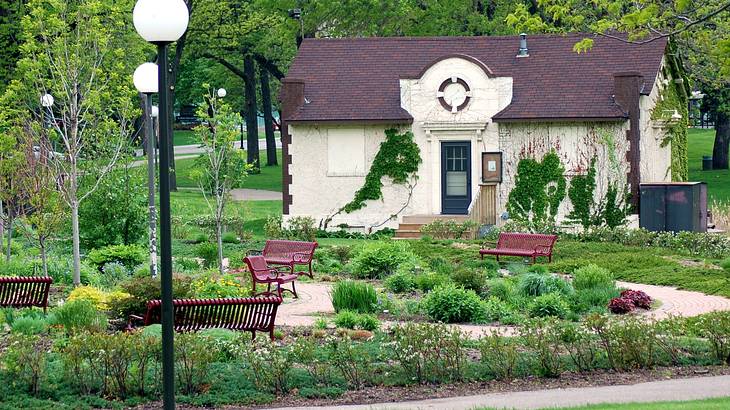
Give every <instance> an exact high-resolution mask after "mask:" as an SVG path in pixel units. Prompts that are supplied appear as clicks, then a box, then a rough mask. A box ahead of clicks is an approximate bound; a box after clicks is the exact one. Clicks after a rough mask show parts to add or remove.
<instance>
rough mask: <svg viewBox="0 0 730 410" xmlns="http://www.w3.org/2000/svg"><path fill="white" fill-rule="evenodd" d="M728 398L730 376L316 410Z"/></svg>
mask: <svg viewBox="0 0 730 410" xmlns="http://www.w3.org/2000/svg"><path fill="white" fill-rule="evenodd" d="M729 395H730V376H708V377H693V378H687V379H674V380H662V381H655V382H646V383H638V384H631V385H619V386H600V387H576V388H567V389H546V390H534V391H524V392H512V393H490V394H480V395H475V396H462V397H449V398H443V399H428V400H418V401H405V402H400V403H377V404H364V405H345V406H330V407H316V408H318V409H321V410H327V409H331V410H335V409H348V410H379V409H382V410H386V409H444V410H447V409H448V410H462V409H464V410H466V409H474V408H477V407H489V408H498V409H502V408H508V409H541V408H550V407H556V406H560V407H569V406H570V407H573V406H583V405H587V404H598V403H649V402H662V401H672V400H699V399H709V398H717V397H727V396H729ZM311 408H315V407H288V408H287V409H288V410H300V409H301V410H304V409H311Z"/></svg>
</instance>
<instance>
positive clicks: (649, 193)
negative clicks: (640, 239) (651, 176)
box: [639, 182, 707, 232]
mask: <svg viewBox="0 0 730 410" xmlns="http://www.w3.org/2000/svg"><path fill="white" fill-rule="evenodd" d="M639 192H640V202H639V225H640V226H641V227H642V228H644V229H647V230H649V231H673V232H679V231H693V232H707V184H705V183H704V182H666V183H649V184H641V185H639Z"/></svg>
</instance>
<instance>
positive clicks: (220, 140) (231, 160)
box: [191, 87, 252, 274]
mask: <svg viewBox="0 0 730 410" xmlns="http://www.w3.org/2000/svg"><path fill="white" fill-rule="evenodd" d="M208 88H209V87H208ZM205 99H206V101H207V103H208V110H205V109H202V108H201V109H200V110H199V111H198V115H199V116H200V117H201V118H202V119H203V122H204V125H200V126H198V127H196V128H195V134H196V136H197V137H198V138H200V143H201V144H202V145H203V147H205V153H204V154H201V155H200V157H198V159H197V160H196V161H195V169H194V170H193V172H192V173H191V174H192V175H191V176H192V177H193V178H194V179H195V180H196V181H197V183H198V187H199V188H200V191H201V192H202V193H203V197H204V198H205V202H206V204H207V205H208V209H209V210H210V213H211V214H212V216H213V218H214V220H215V237H216V243H217V245H218V269H219V271H220V273H221V274H223V273H224V272H223V218H224V216H225V208H226V205H227V204H228V201H229V199H230V192H231V189H233V188H236V187H238V186H240V184H241V182H243V179H244V178H245V177H246V175H248V172H249V171H250V170H251V169H252V167H251V165H249V164H247V163H246V161H245V160H244V158H243V155H242V153H241V151H240V150H237V149H235V147H234V145H233V142H234V141H235V140H236V137H237V135H238V130H237V127H238V124H240V123H241V117H240V116H239V115H238V114H237V113H234V112H233V111H231V108H230V107H229V106H228V105H227V104H225V103H223V102H222V101H221V100H220V99H219V98H218V96H217V95H216V90H215V89H212V88H211V89H209V90H208V91H207V95H206V96H205Z"/></svg>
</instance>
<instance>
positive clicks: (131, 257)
mask: <svg viewBox="0 0 730 410" xmlns="http://www.w3.org/2000/svg"><path fill="white" fill-rule="evenodd" d="M86 260H87V261H88V262H89V263H91V264H92V265H93V266H95V267H96V268H97V269H99V270H101V269H102V268H103V267H104V265H106V264H107V263H109V262H118V263H121V264H122V265H124V266H125V267H126V268H127V269H133V268H134V267H135V266H137V265H139V264H141V263H143V262H145V261H146V260H147V252H145V250H144V249H143V248H142V247H141V246H139V245H110V246H106V247H104V248H99V249H94V250H92V251H91V252H89V254H88V255H87V256H86Z"/></svg>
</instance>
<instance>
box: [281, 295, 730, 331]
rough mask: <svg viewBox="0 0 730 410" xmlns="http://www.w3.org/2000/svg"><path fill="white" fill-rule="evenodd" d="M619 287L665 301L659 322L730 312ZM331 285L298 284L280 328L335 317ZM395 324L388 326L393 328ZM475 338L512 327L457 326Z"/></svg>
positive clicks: (725, 306) (720, 300)
mask: <svg viewBox="0 0 730 410" xmlns="http://www.w3.org/2000/svg"><path fill="white" fill-rule="evenodd" d="M617 285H618V286H619V287H624V288H628V289H633V290H643V291H644V292H646V293H647V294H648V295H649V296H651V297H652V298H654V299H658V300H660V301H661V303H662V305H661V306H660V307H659V308H657V309H655V310H652V311H650V312H646V313H643V314H644V315H647V316H653V317H655V318H657V319H662V318H665V317H667V316H669V315H677V316H697V315H700V314H702V313H708V312H712V311H716V310H730V299H728V298H724V297H722V296H713V295H705V294H704V293H700V292H691V291H686V290H679V289H676V288H673V287H669V286H654V285H643V284H638V283H628V282H617ZM330 287H331V285H330V284H328V283H297V293H298V294H299V299H298V300H297V299H294V300H292V299H287V300H286V301H285V302H284V304H283V305H282V306H281V307H280V308H279V312H278V314H277V316H276V324H277V325H278V326H310V325H312V324H314V321H315V320H316V319H317V315H318V314H319V313H324V314H334V308H333V307H332V302H331V301H330ZM392 324H393V323H385V324H384V325H385V326H390V325H392ZM457 326H459V327H460V328H461V329H462V330H464V331H465V332H467V333H469V334H471V335H472V336H480V335H481V334H482V333H483V332H484V331H487V330H497V331H500V332H503V333H507V334H509V333H510V331H511V329H512V328H511V327H508V326H484V325H457Z"/></svg>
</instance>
